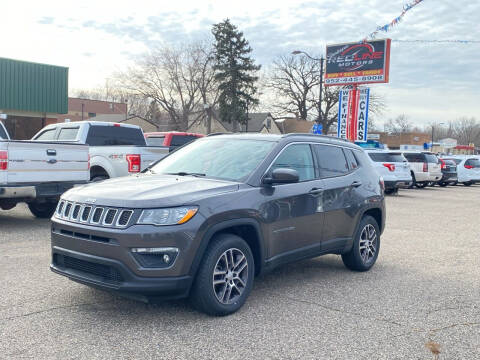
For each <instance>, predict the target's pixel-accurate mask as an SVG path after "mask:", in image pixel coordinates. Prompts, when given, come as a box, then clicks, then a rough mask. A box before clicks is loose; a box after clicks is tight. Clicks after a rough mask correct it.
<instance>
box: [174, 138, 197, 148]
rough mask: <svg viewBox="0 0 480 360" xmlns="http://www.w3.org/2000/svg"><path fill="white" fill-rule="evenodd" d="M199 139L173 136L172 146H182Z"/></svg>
mask: <svg viewBox="0 0 480 360" xmlns="http://www.w3.org/2000/svg"><path fill="white" fill-rule="evenodd" d="M196 138H197V137H196V136H193V135H173V136H172V141H171V142H170V146H182V145H185V144H187V143H189V142H190V141H192V140H195V139H196Z"/></svg>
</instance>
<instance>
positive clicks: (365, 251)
mask: <svg viewBox="0 0 480 360" xmlns="http://www.w3.org/2000/svg"><path fill="white" fill-rule="evenodd" d="M359 245H360V246H359V249H360V257H361V258H362V261H363V263H364V264H368V263H369V262H370V261H372V259H373V258H374V257H375V254H376V252H377V231H376V230H375V227H374V226H373V225H372V224H367V225H365V227H364V228H363V230H362V232H361V234H360V244H359Z"/></svg>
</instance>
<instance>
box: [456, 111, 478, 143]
mask: <svg viewBox="0 0 480 360" xmlns="http://www.w3.org/2000/svg"><path fill="white" fill-rule="evenodd" d="M452 126H453V133H454V136H455V138H456V139H457V140H458V142H459V143H460V144H463V145H468V144H472V143H473V144H475V143H476V144H478V143H480V124H479V123H478V122H477V120H476V119H475V118H473V117H471V118H468V117H461V118H459V119H457V120H456V121H454V122H453V123H452Z"/></svg>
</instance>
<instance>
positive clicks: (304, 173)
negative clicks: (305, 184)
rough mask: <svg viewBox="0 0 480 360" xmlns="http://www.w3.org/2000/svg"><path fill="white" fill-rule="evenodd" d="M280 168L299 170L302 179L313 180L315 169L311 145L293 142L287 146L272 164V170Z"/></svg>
mask: <svg viewBox="0 0 480 360" xmlns="http://www.w3.org/2000/svg"><path fill="white" fill-rule="evenodd" d="M279 168H288V169H294V170H297V171H298V175H299V178H300V181H307V180H313V179H314V178H315V169H314V166H313V156H312V151H311V149H310V145H308V144H293V145H290V146H288V147H287V148H285V149H284V150H283V151H282V153H281V154H280V156H279V157H278V158H277V159H276V160H275V161H274V163H273V164H272V167H271V168H270V171H273V170H275V169H279Z"/></svg>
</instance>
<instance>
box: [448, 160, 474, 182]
mask: <svg viewBox="0 0 480 360" xmlns="http://www.w3.org/2000/svg"><path fill="white" fill-rule="evenodd" d="M445 160H446V159H445ZM449 160H453V161H455V163H456V164H457V179H458V182H459V183H462V184H463V185H465V186H470V185H472V184H475V183H477V182H480V160H479V159H478V158H477V157H475V156H469V155H466V156H459V157H452V158H450V159H449Z"/></svg>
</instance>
